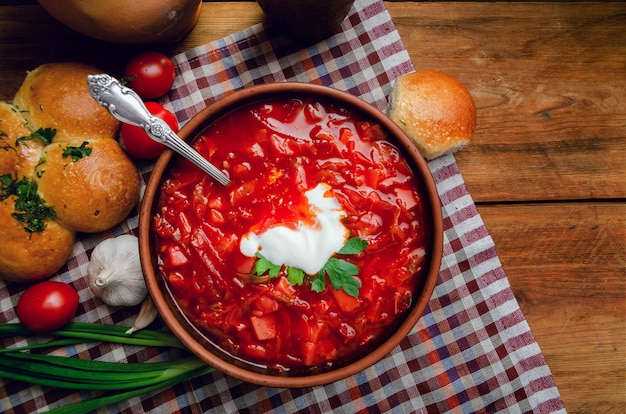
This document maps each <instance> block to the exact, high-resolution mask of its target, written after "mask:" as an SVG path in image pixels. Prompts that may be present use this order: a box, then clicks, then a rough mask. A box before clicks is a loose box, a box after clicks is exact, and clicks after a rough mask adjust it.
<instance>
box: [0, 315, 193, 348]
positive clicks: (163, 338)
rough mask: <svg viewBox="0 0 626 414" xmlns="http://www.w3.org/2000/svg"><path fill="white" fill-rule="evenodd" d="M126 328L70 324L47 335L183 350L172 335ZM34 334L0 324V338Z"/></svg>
mask: <svg viewBox="0 0 626 414" xmlns="http://www.w3.org/2000/svg"><path fill="white" fill-rule="evenodd" d="M127 330H128V328H125V327H122V326H114V325H104V324H99V323H85V322H70V323H68V324H67V325H64V326H63V327H61V328H60V329H58V330H56V331H52V332H49V333H48V334H47V335H49V336H56V337H64V338H76V339H82V340H83V341H82V342H86V341H104V342H115V343H119V344H127V345H139V346H157V347H170V348H180V349H185V347H184V346H183V344H182V343H180V341H179V340H178V339H177V338H176V337H175V336H174V335H172V334H168V333H165V332H159V331H154V330H150V329H142V330H140V331H137V332H134V333H133V334H132V335H129V334H127V333H126V331H127ZM33 334H34V333H33V332H32V331H30V330H28V329H26V328H25V327H24V326H23V325H22V324H19V323H5V324H0V338H6V337H10V336H29V335H33Z"/></svg>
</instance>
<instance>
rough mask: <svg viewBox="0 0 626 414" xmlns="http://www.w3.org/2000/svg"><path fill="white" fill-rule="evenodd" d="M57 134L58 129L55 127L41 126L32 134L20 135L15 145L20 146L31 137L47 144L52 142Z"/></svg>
mask: <svg viewBox="0 0 626 414" xmlns="http://www.w3.org/2000/svg"><path fill="white" fill-rule="evenodd" d="M56 134H57V130H56V129H54V128H39V129H38V130H37V131H35V132H33V133H32V134H30V135H26V136H23V137H19V138H18V139H16V140H15V146H18V145H19V144H20V143H21V142H25V141H30V140H31V139H38V140H39V141H41V142H43V143H44V144H45V145H48V144H50V143H52V138H54V136H55V135H56Z"/></svg>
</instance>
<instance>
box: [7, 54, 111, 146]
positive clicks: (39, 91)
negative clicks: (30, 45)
mask: <svg viewBox="0 0 626 414" xmlns="http://www.w3.org/2000/svg"><path fill="white" fill-rule="evenodd" d="M98 73H101V71H100V70H98V69H96V68H94V67H92V66H89V65H85V64H82V63H75V62H61V63H50V64H44V65H41V66H39V67H37V68H36V69H34V70H32V71H31V72H29V73H28V74H27V75H26V79H24V82H23V83H22V86H21V87H20V88H19V90H18V91H17V93H16V95H15V98H14V99H13V104H14V105H15V106H17V107H18V108H19V109H20V110H21V111H22V112H23V115H24V117H25V118H26V119H27V120H28V123H29V125H30V126H31V127H32V128H33V129H34V130H36V129H37V128H55V129H56V135H55V137H54V139H55V140H56V141H64V140H66V139H72V138H74V137H76V136H83V137H89V138H92V139H93V138H111V137H114V136H115V134H116V133H117V130H118V128H119V125H120V123H119V121H117V120H116V119H115V118H113V116H112V115H111V114H110V113H109V112H108V111H107V110H106V109H105V108H104V107H102V106H101V105H100V104H98V103H97V102H96V101H95V100H94V99H93V98H92V97H91V95H90V94H89V87H88V85H87V75H93V74H98Z"/></svg>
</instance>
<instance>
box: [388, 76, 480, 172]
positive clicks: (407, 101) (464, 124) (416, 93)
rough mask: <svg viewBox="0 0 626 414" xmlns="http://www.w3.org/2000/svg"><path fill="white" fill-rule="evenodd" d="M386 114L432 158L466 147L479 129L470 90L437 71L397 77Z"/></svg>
mask: <svg viewBox="0 0 626 414" xmlns="http://www.w3.org/2000/svg"><path fill="white" fill-rule="evenodd" d="M387 114H388V115H389V117H390V118H391V119H392V120H393V121H394V122H395V123H396V124H398V126H400V128H402V129H403V130H404V132H405V133H406V134H407V135H408V136H409V137H410V138H411V139H412V140H413V142H414V143H415V145H417V147H418V148H419V150H420V152H421V153H422V155H423V156H424V157H425V158H426V159H429V160H431V159H434V158H437V157H439V156H441V155H444V154H450V153H453V152H455V151H458V150H460V149H462V148H464V147H465V146H467V145H468V144H469V143H470V141H471V140H472V137H473V135H474V130H475V128H476V106H475V104H474V100H473V99H472V95H471V94H470V92H469V91H468V90H467V88H466V87H465V86H464V85H463V84H462V83H461V82H459V81H458V80H457V79H455V78H454V77H452V76H450V75H447V74H445V73H443V72H439V71H435V70H423V71H418V72H412V73H408V74H406V75H402V76H400V77H398V78H397V79H396V81H395V84H394V86H393V91H392V93H391V96H390V99H389V106H388V109H387Z"/></svg>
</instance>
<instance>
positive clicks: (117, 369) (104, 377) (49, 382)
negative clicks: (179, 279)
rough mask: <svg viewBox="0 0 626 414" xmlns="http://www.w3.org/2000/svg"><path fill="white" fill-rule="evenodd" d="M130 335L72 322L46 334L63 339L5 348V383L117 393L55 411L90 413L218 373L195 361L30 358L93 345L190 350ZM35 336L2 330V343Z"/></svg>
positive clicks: (149, 335) (0, 368)
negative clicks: (35, 351)
mask: <svg viewBox="0 0 626 414" xmlns="http://www.w3.org/2000/svg"><path fill="white" fill-rule="evenodd" d="M126 331H127V328H124V327H117V326H112V325H101V324H92V323H80V322H72V323H70V324H67V325H65V326H64V327H62V328H61V329H59V330H56V331H53V332H50V333H47V334H46V336H58V337H61V339H57V340H51V341H49V342H45V343H40V344H34V345H27V346H21V347H12V348H0V377H3V378H7V379H13V380H18V381H25V382H29V383H32V384H38V385H42V386H49V387H56V388H65V389H70V390H90V391H104V392H113V393H111V394H105V395H103V396H100V397H96V398H93V399H91V400H87V401H82V402H78V403H74V404H70V405H66V406H63V407H60V408H58V409H55V410H52V411H50V412H51V413H56V414H60V413H61V414H62V413H87V412H90V411H93V410H96V409H98V408H100V407H104V406H107V405H110V404H114V403H116V402H119V401H124V400H127V399H128V398H131V397H135V396H139V395H142V394H145V393H148V392H152V391H156V390H159V389H163V388H166V387H169V386H173V385H175V384H178V383H180V382H183V381H186V380H189V379H192V378H196V377H199V376H201V375H205V374H208V373H210V372H213V371H214V369H213V368H212V367H210V366H209V365H207V364H205V363H204V362H203V361H202V360H200V359H198V358H196V357H195V356H187V357H185V358H182V359H179V360H170V361H162V362H152V363H120V362H108V361H93V360H83V359H79V358H73V357H63V356H57V355H47V354H32V353H29V352H25V351H29V350H33V349H40V348H43V347H53V346H64V345H71V344H77V343H84V342H92V341H108V342H115V343H121V344H132V345H142V346H158V347H173V348H180V349H185V348H184V346H183V345H182V344H181V343H180V341H178V339H177V338H176V337H175V336H173V335H171V334H168V333H164V332H158V331H153V330H149V329H144V330H141V331H138V332H136V333H134V334H133V335H128V334H126V333H125V332H126ZM32 335H37V334H36V333H34V332H31V331H29V330H28V329H26V328H25V327H23V326H22V325H21V324H0V337H9V336H32Z"/></svg>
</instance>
